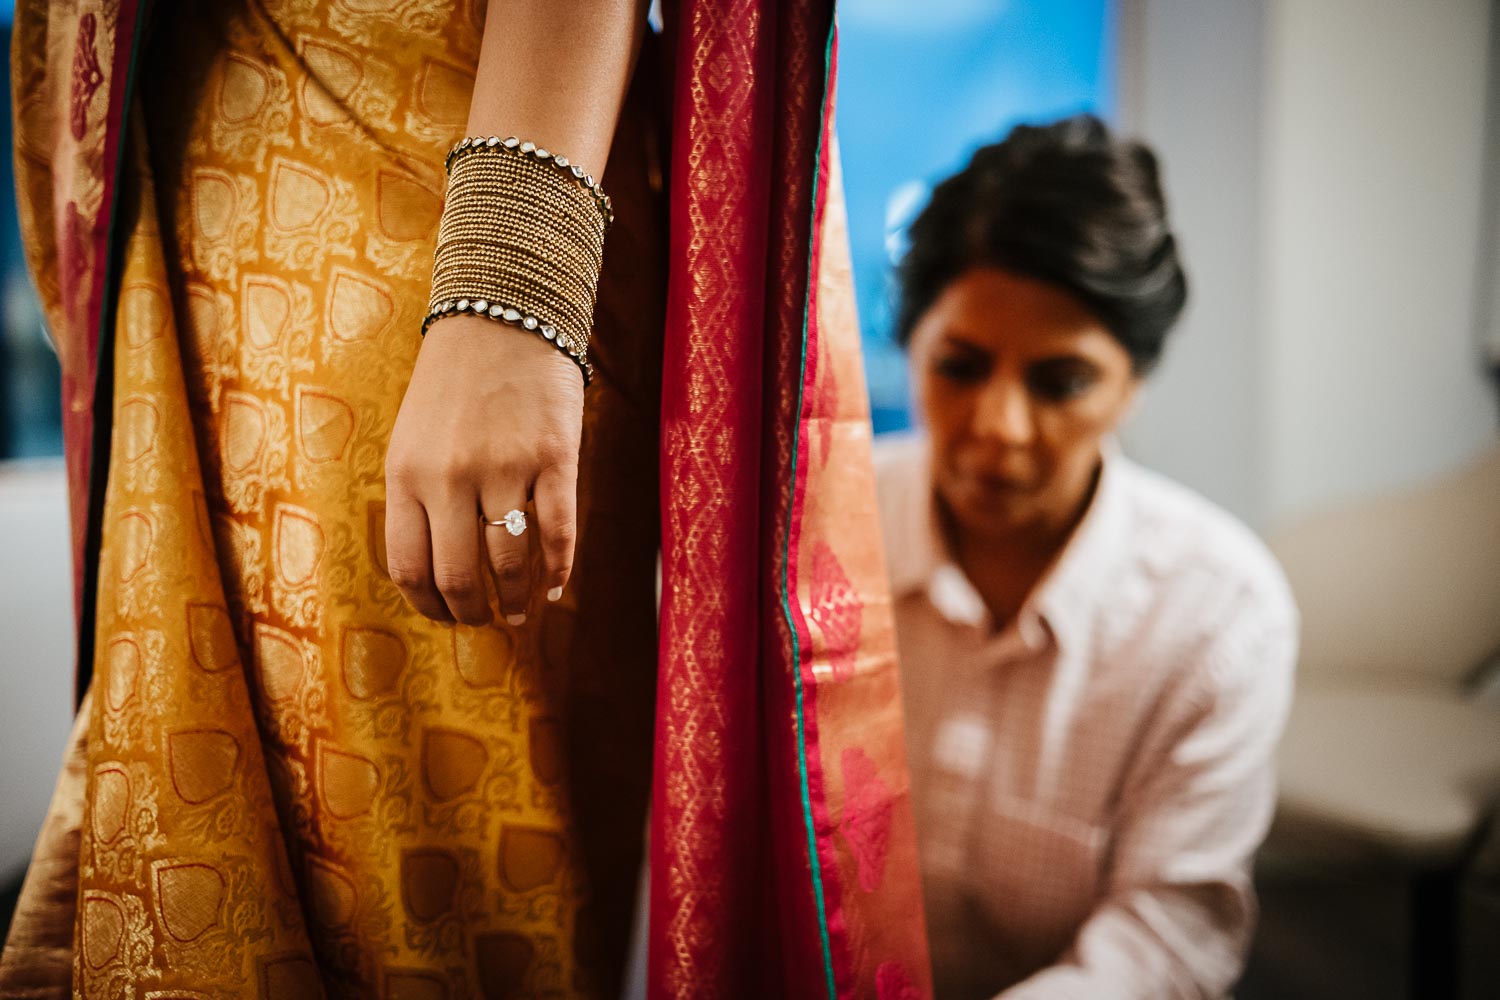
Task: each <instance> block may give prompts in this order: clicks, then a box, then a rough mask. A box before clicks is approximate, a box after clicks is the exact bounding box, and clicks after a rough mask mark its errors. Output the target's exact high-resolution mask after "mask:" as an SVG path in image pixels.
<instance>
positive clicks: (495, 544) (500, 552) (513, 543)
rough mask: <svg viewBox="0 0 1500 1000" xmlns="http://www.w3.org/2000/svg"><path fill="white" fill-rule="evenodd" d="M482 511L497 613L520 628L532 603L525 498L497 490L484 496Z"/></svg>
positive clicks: (515, 491)
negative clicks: (497, 597) (498, 601)
mask: <svg viewBox="0 0 1500 1000" xmlns="http://www.w3.org/2000/svg"><path fill="white" fill-rule="evenodd" d="M483 509H484V513H483V515H482V517H483V520H484V521H485V526H484V545H485V551H486V552H488V554H489V564H490V572H492V573H494V574H495V592H496V593H497V594H498V595H499V597H500V613H501V614H502V615H504V616H505V620H506V621H507V622H509V623H510V624H511V625H520V624H523V623H524V622H525V621H526V606H527V604H528V603H529V602H530V600H531V560H530V557H529V554H530V543H531V532H532V531H533V530H534V527H533V525H532V523H531V518H530V517H529V516H528V515H527V514H526V497H525V495H524V492H523V491H521V490H518V489H513V488H512V489H505V488H499V489H496V490H495V491H494V492H493V493H488V492H487V493H486V494H485V497H484V504H483Z"/></svg>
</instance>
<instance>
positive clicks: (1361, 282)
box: [1264, 0, 1496, 518]
mask: <svg viewBox="0 0 1500 1000" xmlns="http://www.w3.org/2000/svg"><path fill="white" fill-rule="evenodd" d="M1489 8H1490V5H1489V3H1488V2H1486V0H1439V2H1434V0H1426V2H1422V3H1412V2H1410V0H1316V2H1308V0H1274V2H1272V3H1271V4H1270V9H1269V17H1268V19H1267V28H1268V31H1267V46H1266V48H1267V53H1268V56H1269V59H1268V62H1267V70H1268V72H1267V77H1268V79H1267V83H1268V86H1267V113H1266V124H1267V130H1266V160H1265V162H1266V188H1265V192H1266V194H1265V203H1266V208H1267V218H1266V221H1267V240H1266V244H1265V247H1264V253H1265V262H1266V263H1265V269H1266V278H1267V299H1266V305H1267V308H1266V315H1265V330H1266V333H1267V348H1268V362H1269V364H1268V373H1269V376H1270V381H1269V389H1270V395H1269V396H1268V399H1267V403H1268V420H1269V425H1268V426H1269V428H1270V433H1269V450H1270V464H1269V467H1268V469H1267V473H1268V480H1267V487H1268V489H1269V512H1270V514H1271V516H1272V517H1273V518H1284V517H1287V516H1292V515H1296V514H1300V513H1303V512H1306V511H1308V510H1309V509H1312V508H1315V507H1318V506H1321V505H1324V504H1327V503H1329V502H1331V501H1332V502H1336V501H1339V500H1343V499H1347V498H1351V497H1358V496H1361V495H1367V494H1371V493H1380V492H1386V491H1389V490H1391V489H1394V488H1398V487H1402V486H1405V485H1408V484H1411V483H1414V482H1418V481H1420V480H1422V479H1425V478H1427V477H1430V476H1432V475H1435V474H1437V473H1440V472H1444V471H1447V470H1449V469H1451V468H1453V467H1455V466H1456V465H1458V464H1459V463H1461V462H1462V461H1463V460H1464V459H1466V458H1468V457H1469V456H1471V455H1473V454H1474V453H1475V452H1476V451H1477V450H1478V449H1479V448H1480V447H1481V446H1483V445H1484V444H1485V443H1487V442H1488V441H1490V440H1492V439H1493V437H1494V435H1495V427H1496V411H1495V404H1494V398H1493V393H1492V390H1490V389H1489V388H1488V387H1487V385H1486V384H1485V382H1484V378H1483V375H1482V373H1481V371H1480V368H1479V366H1478V361H1477V359H1478V357H1479V354H1480V352H1479V348H1478V345H1477V338H1476V337H1475V333H1474V331H1475V328H1476V317H1475V312H1474V310H1475V308H1476V304H1477V301H1478V297H1477V289H1476V285H1475V281H1476V264H1475V261H1476V255H1477V253H1478V247H1479V219H1480V216H1481V210H1482V204H1483V199H1482V197H1481V194H1482V192H1481V180H1482V167H1483V150H1484V116H1485V101H1486V97H1487V89H1488V88H1487V81H1486V73H1485V70H1486V59H1487V54H1488V52H1487V50H1488V46H1489V14H1490V11H1489Z"/></svg>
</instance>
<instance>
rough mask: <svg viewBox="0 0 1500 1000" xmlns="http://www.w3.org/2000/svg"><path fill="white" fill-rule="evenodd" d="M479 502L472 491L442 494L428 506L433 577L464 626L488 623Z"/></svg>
mask: <svg viewBox="0 0 1500 1000" xmlns="http://www.w3.org/2000/svg"><path fill="white" fill-rule="evenodd" d="M477 510H478V505H477V503H476V501H475V498H474V495H473V494H472V493H471V494H469V495H468V497H464V496H463V495H462V494H460V493H454V494H452V495H450V496H445V497H443V498H442V499H441V500H439V501H437V502H436V503H432V504H429V505H428V508H427V517H428V521H429V523H430V524H431V525H432V579H433V581H434V582H435V583H436V584H437V589H438V591H439V592H440V593H441V594H442V595H443V601H444V603H446V604H447V605H448V610H449V611H451V612H453V617H454V618H457V619H458V620H459V621H461V622H463V623H464V624H465V625H488V624H489V623H490V622H491V621H492V620H493V619H494V614H493V613H492V612H491V611H490V596H489V588H488V587H487V586H485V582H484V576H483V575H482V573H483V564H482V562H481V561H480V558H481V557H480V524H479V518H478V517H477Z"/></svg>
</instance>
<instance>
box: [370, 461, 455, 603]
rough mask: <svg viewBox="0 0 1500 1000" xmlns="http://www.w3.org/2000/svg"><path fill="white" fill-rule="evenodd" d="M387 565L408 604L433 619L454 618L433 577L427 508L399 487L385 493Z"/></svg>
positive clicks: (397, 587)
mask: <svg viewBox="0 0 1500 1000" xmlns="http://www.w3.org/2000/svg"><path fill="white" fill-rule="evenodd" d="M385 564H386V570H387V572H388V573H389V574H390V578H391V582H392V583H394V584H395V585H396V589H397V590H399V591H401V596H402V597H404V598H406V602H407V603H408V604H410V605H411V606H412V607H413V608H416V609H417V611H418V612H419V613H420V614H423V615H426V616H427V617H428V618H431V619H432V620H433V621H439V622H450V623H451V622H452V621H453V616H452V615H451V614H449V613H448V605H446V604H444V603H443V597H442V595H441V594H439V593H438V589H437V586H436V584H434V583H433V580H432V535H431V532H430V531H429V530H428V526H427V511H426V509H425V508H423V506H422V504H421V503H420V502H418V501H417V499H416V498H415V497H413V496H411V495H409V494H407V493H405V492H402V491H401V490H399V489H390V490H388V491H387V493H386V509H385Z"/></svg>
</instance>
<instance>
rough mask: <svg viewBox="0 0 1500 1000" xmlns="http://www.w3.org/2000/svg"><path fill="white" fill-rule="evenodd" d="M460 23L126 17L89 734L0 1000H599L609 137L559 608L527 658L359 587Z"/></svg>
mask: <svg viewBox="0 0 1500 1000" xmlns="http://www.w3.org/2000/svg"><path fill="white" fill-rule="evenodd" d="M32 6H33V7H35V6H40V4H36V5H32ZM482 6H483V5H482V3H481V2H479V0H469V2H461V3H459V4H457V5H443V4H432V3H423V2H396V3H380V4H374V3H367V2H363V0H341V2H339V3H331V4H330V3H311V2H296V0H268V2H264V3H256V2H251V0H228V2H215V3H211V4H196V5H186V4H184V5H180V6H178V7H173V8H171V9H170V17H168V18H165V19H163V23H160V24H158V25H157V30H156V35H155V37H154V38H153V39H152V41H151V46H152V47H151V48H150V49H149V50H148V51H146V52H145V53H144V54H143V58H142V66H143V70H142V73H141V79H140V82H139V84H138V87H137V100H136V101H135V102H134V104H133V106H132V107H131V109H130V110H131V120H130V122H129V131H128V137H129V138H128V143H129V145H128V148H127V150H126V152H125V154H124V155H125V158H126V165H125V171H124V174H123V178H122V180H121V182H120V183H121V199H122V200H121V202H120V207H119V212H118V226H119V227H120V230H119V232H120V238H121V239H123V241H124V250H123V258H122V259H123V265H122V267H121V270H120V273H119V275H118V281H119V286H118V287H119V299H118V307H117V317H116V318H117V326H116V334H115V342H114V356H113V390H112V391H113V401H112V404H110V405H111V406H112V414H113V420H112V432H111V433H112V441H111V445H110V449H109V451H110V455H111V459H110V466H109V471H108V478H107V486H106V491H105V495H104V506H103V514H102V522H101V523H102V539H101V546H100V555H99V563H98V585H97V587H98V589H97V614H96V622H97V624H96V627H95V638H96V641H95V650H96V652H95V656H94V672H93V683H92V688H91V697H90V698H88V699H86V700H85V702H84V704H85V706H86V707H85V713H86V714H85V715H84V716H82V717H81V720H80V726H81V727H86V728H82V729H81V730H80V733H79V741H78V743H77V745H76V746H75V753H74V755H73V757H72V759H71V763H70V767H69V768H68V769H65V772H64V776H63V779H62V784H61V786H60V788H59V793H58V805H57V806H56V807H55V808H54V814H53V817H52V819H51V820H50V821H49V822H50V823H51V824H52V825H51V826H49V836H44V838H43V840H42V842H41V843H40V844H39V849H38V856H37V863H36V864H34V866H33V875H32V877H31V881H29V882H28V886H27V891H26V895H25V898H23V902H22V905H21V909H20V911H19V912H18V916H17V926H16V931H15V933H14V934H13V937H12V942H11V945H12V947H11V951H10V953H8V954H7V956H6V960H5V966H6V968H5V969H4V971H0V988H3V990H0V991H4V990H9V989H16V990H17V991H19V990H21V989H23V988H25V989H28V990H35V991H36V992H35V993H32V994H30V995H36V996H44V995H45V996H52V995H56V996H64V995H67V992H68V988H67V984H66V982H65V981H60V979H59V976H60V975H61V971H62V967H63V965H64V963H63V962H62V961H61V960H60V956H61V955H62V954H64V949H67V953H68V954H70V955H71V965H72V968H71V976H72V990H73V993H74V995H77V996H81V997H89V998H92V997H162V998H166V997H174V998H175V997H189V996H191V997H201V998H207V997H230V996H234V997H239V996H263V997H275V998H278V1000H279V998H297V997H315V996H320V995H323V993H324V991H326V992H327V993H329V994H331V995H338V996H351V997H353V996H379V997H390V998H396V997H402V998H441V997H454V998H457V997H471V996H483V997H509V996H593V995H604V994H608V993H610V992H612V991H613V990H614V989H615V988H616V987H617V985H618V980H619V976H620V968H621V965H622V962H623V954H624V948H625V940H626V936H627V929H628V921H629V915H630V912H631V900H632V892H633V889H634V886H635V879H636V871H637V866H638V861H639V855H640V848H641V835H642V833H643V822H644V804H645V797H646V794H647V791H648V785H649V780H650V778H649V776H650V738H651V728H650V726H651V723H650V709H651V702H652V698H653V692H652V676H653V675H652V671H653V667H654V664H655V648H654V643H655V629H654V606H653V593H652V585H651V581H652V572H653V564H654V558H655V549H656V527H655V526H656V523H657V513H656V507H655V503H656V500H655V496H656V484H655V482H654V472H655V468H656V461H657V459H656V433H657V430H656V428H657V411H656V405H657V404H656V401H657V398H658V390H657V389H656V387H655V380H656V379H658V378H659V368H660V344H659V342H660V330H661V324H662V307H661V301H660V297H661V295H662V288H661V286H662V282H660V281H659V280H651V274H650V267H651V262H653V261H655V260H658V259H660V239H661V237H660V236H659V226H658V225H657V217H656V215H657V213H656V210H655V207H654V198H655V194H654V193H653V191H652V190H651V188H650V186H649V185H648V183H647V170H646V168H645V162H644V160H643V159H642V157H643V155H644V154H643V151H642V148H641V145H640V143H639V142H636V145H635V146H634V147H632V148H623V147H620V148H617V149H616V151H615V154H614V155H613V156H612V159H611V161H610V168H611V173H610V181H611V193H612V194H613V195H614V197H615V201H616V205H617V211H618V212H619V217H620V221H619V224H618V226H617V230H616V232H615V233H613V234H612V235H611V253H610V257H609V265H607V274H606V276H605V279H604V287H603V289H602V292H601V308H600V316H599V320H598V322H599V327H600V330H601V333H600V335H599V336H598V337H597V338H596V344H597V347H596V364H597V367H598V368H599V371H600V378H599V380H598V382H597V383H596V385H595V387H594V388H593V389H592V390H591V391H590V394H589V405H588V407H587V412H588V415H587V423H586V427H585V445H584V454H583V462H582V465H583V469H584V472H583V481H582V483H581V497H580V504H581V506H580V527H581V536H582V538H581V542H582V544H581V548H580V552H581V556H580V558H581V562H580V564H579V566H578V567H577V572H576V577H575V580H576V582H575V584H573V585H571V586H570V588H569V591H568V593H567V595H566V596H565V598H564V600H563V601H562V602H561V603H560V604H558V605H552V606H545V607H533V609H532V615H531V616H530V619H529V621H528V623H527V624H526V625H524V626H522V627H519V628H511V627H508V626H506V625H504V624H496V625H494V626H491V627H486V628H466V627H447V626H443V625H439V624H436V623H433V622H430V621H428V620H426V619H424V618H422V617H421V616H419V615H417V614H416V613H415V612H413V611H412V610H411V609H410V608H409V607H407V606H406V605H405V604H404V602H403V601H402V599H401V597H400V596H399V594H398V593H397V591H396V589H395V587H394V586H393V585H392V584H391V583H390V581H389V580H388V579H387V578H386V577H385V575H384V552H383V550H384V504H383V497H384V468H383V465H384V454H385V444H386V442H387V441H388V439H389V434H390V428H391V424H392V422H393V421H394V419H395V416H396V412H397V408H398V405H399V403H400V401H401V397H402V394H403V391H404V389H405V384H406V379H407V377H408V376H409V374H410V371H411V369H412V365H413V362H414V359H415V356H416V351H417V349H418V346H419V344H420V341H419V339H418V338H417V336H416V335H415V334H416V331H417V329H418V328H419V326H420V321H421V318H422V314H423V312H424V309H425V304H426V294H427V283H426V282H427V277H428V274H429V273H430V266H431V252H432V246H433V243H434V237H435V234H436V228H437V223H438V217H439V212H440V208H441V193H442V189H443V176H442V166H441V165H442V162H443V154H444V152H445V151H446V150H447V148H448V147H449V146H450V145H451V144H452V143H453V142H454V141H456V139H457V138H458V137H459V136H461V135H462V129H463V126H464V122H465V119H466V116H467V108H468V101H469V93H470V90H471V88H472V83H473V75H474V67H475V62H476V59H477V55H478V45H479V39H480V37H481V28H482V22H481V16H480V13H479V11H480V10H481V9H482ZM22 7H23V10H22V11H21V12H19V13H18V19H19V22H18V35H19V34H21V33H22V32H23V31H24V30H25V26H24V21H25V19H26V18H27V17H28V16H32V17H36V16H38V15H36V14H34V13H33V14H31V15H28V13H27V11H26V9H25V8H26V7H27V5H26V4H23V5H22ZM52 13H53V16H54V17H55V16H56V11H55V10H54V11H53V12H52ZM67 41H68V42H69V43H71V39H69V40H67ZM62 43H63V41H62V40H57V39H49V44H62ZM20 45H21V40H20V39H19V38H18V52H19V51H20ZM35 58H40V56H39V55H38V56H36V57H35ZM18 72H21V71H20V70H18ZM638 83H639V81H638ZM631 115H632V112H631V111H630V110H629V109H627V111H626V123H625V125H624V126H623V127H622V128H621V129H620V134H621V135H622V136H624V137H627V138H630V139H634V140H638V139H639V138H640V137H641V136H642V135H643V134H648V132H647V130H646V129H644V128H643V127H635V128H633V127H630V117H631ZM23 155H24V150H23ZM476 432H482V429H478V428H476ZM598 534H604V535H607V536H609V538H610V540H611V541H610V544H608V545H593V546H590V545H588V544H587V538H588V537H589V536H590V535H598ZM583 622H586V623H587V626H588V627H587V630H585V629H583V628H579V627H577V626H578V625H579V624H580V623H583ZM80 798H81V800H82V810H81V815H77V813H78V809H77V806H76V803H77V802H78V801H79V799H80ZM70 814H72V815H73V818H74V820H75V823H76V831H77V838H78V839H77V840H73V839H72V837H71V835H70V834H71V829H72V828H73V826H72V824H69V823H68V821H67V820H68V817H69V815H70ZM580 829H584V830H588V831H597V832H598V835H597V836H593V837H591V838H589V837H581V836H580V835H579V833H578V831H579V830H580ZM49 851H50V852H51V857H50V858H49V856H48V854H49ZM70 858H71V859H75V860H73V861H71V863H70V860H69V859H70ZM49 862H50V864H51V866H50V867H49ZM73 866H76V881H75V882H74V883H73V889H74V891H75V893H76V895H75V896H74V897H73V898H74V899H75V900H76V914H75V915H74V920H75V924H74V927H72V928H67V929H66V930H67V932H68V937H69V940H67V941H66V942H64V941H62V940H59V938H60V936H61V934H62V931H63V929H62V928H59V927H57V926H56V922H57V920H58V916H59V913H60V912H62V911H61V910H60V908H59V907H60V906H61V905H63V904H64V903H65V902H66V899H67V892H66V891H58V889H59V886H60V887H61V888H62V889H63V890H66V888H67V887H68V878H69V875H70V874H71V871H70V870H71V868H72V867H73ZM49 872H50V873H51V874H52V876H53V878H52V881H51V884H50V885H49V884H48V873H49ZM49 890H50V897H51V898H50V899H49ZM49 920H51V921H52V925H51V926H49V924H48V921H49ZM28 922H29V923H28ZM49 935H50V937H49ZM49 961H50V963H51V971H50V972H49V971H47V969H48V962H49ZM39 970H40V971H39ZM49 977H50V978H49ZM7 995H9V994H7Z"/></svg>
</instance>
